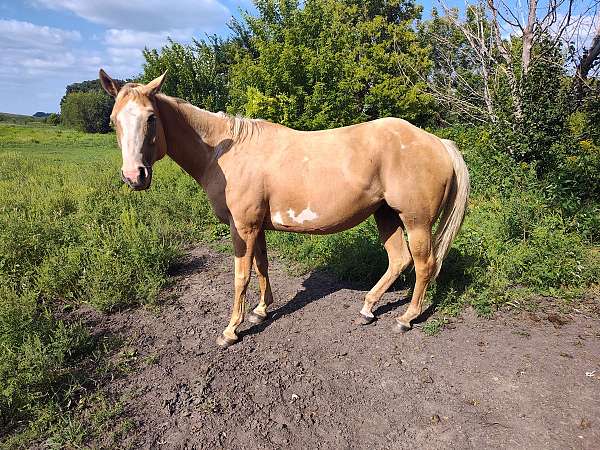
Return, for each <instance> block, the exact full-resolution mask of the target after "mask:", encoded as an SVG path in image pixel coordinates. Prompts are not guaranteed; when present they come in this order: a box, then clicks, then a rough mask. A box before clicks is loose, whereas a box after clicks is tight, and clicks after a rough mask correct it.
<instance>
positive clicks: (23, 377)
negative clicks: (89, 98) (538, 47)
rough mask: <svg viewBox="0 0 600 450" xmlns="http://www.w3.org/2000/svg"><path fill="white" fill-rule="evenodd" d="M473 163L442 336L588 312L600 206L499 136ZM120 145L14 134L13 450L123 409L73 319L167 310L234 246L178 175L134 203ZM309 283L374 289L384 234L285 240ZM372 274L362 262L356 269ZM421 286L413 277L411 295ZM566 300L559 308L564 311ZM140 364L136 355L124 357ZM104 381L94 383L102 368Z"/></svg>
mask: <svg viewBox="0 0 600 450" xmlns="http://www.w3.org/2000/svg"><path fill="white" fill-rule="evenodd" d="M446 134H448V136H449V137H453V138H455V139H456V140H457V141H458V143H459V146H460V147H461V148H462V149H463V150H464V152H465V157H466V160H467V163H468V164H469V166H470V169H471V175H472V182H473V195H472V198H471V205H470V212H469V215H468V217H467V219H466V222H465V225H464V228H463V230H462V232H461V233H460V235H459V237H458V239H457V241H456V242H455V244H454V246H453V249H452V251H451V253H450V255H449V257H448V259H447V261H446V263H445V265H444V268H443V270H442V273H441V275H440V278H439V279H438V282H437V283H436V285H435V286H433V288H432V289H431V292H430V294H429V300H430V301H432V302H434V303H435V304H436V305H437V313H436V316H435V317H434V318H433V319H430V321H429V322H428V323H427V325H426V326H425V331H426V332H429V333H433V332H435V331H436V330H437V329H438V328H439V327H440V326H441V325H443V323H444V320H445V317H446V316H448V315H452V314H456V313H457V312H458V311H460V310H461V308H463V307H464V306H465V305H467V304H470V305H472V306H474V307H475V308H476V309H477V310H478V311H479V312H480V313H481V314H492V313H493V311H494V310H495V308H496V307H498V306H499V305H501V304H504V303H506V302H511V303H512V304H515V303H516V302H521V303H523V302H525V303H526V302H527V300H528V299H531V298H533V297H535V296H540V295H543V296H550V297H556V298H557V301H563V302H566V303H565V304H569V303H568V302H577V300H578V298H580V296H581V295H582V294H583V293H584V292H585V291H586V290H588V289H589V288H590V287H591V286H592V285H593V283H594V282H595V281H596V280H597V279H598V276H599V275H600V264H599V262H598V259H599V258H598V249H597V247H596V246H597V245H598V238H599V237H600V232H599V229H600V226H599V220H600V219H599V217H600V214H599V209H598V205H597V204H588V205H585V206H583V207H582V208H581V209H580V210H578V211H577V212H576V213H568V214H567V213H566V212H565V211H564V209H563V208H561V207H560V206H558V205H555V204H554V203H553V202H552V201H550V200H548V199H547V197H546V196H545V195H544V190H543V186H542V185H540V184H539V183H538V181H537V180H536V178H535V176H534V173H533V170H532V168H530V167H527V166H525V165H522V166H518V167H517V166H515V165H514V163H512V162H511V161H510V160H509V159H508V158H507V159H503V158H499V157H497V156H493V157H492V156H490V155H491V154H490V152H489V151H488V150H487V147H486V146H487V143H486V142H487V141H486V136H485V133H481V132H480V131H478V130H472V131H470V132H467V131H462V132H457V131H456V130H454V131H452V130H450V131H447V132H446ZM119 165H120V153H119V151H118V150H117V148H116V144H115V137H114V135H113V134H108V135H86V134H83V133H79V132H76V131H72V130H67V129H62V128H60V127H50V126H44V125H41V124H40V125H38V124H35V125H28V126H24V125H15V124H12V125H10V124H0V442H1V441H2V440H4V444H5V445H6V446H9V447H10V446H18V445H26V443H27V442H30V441H31V440H34V439H46V440H47V442H48V443H50V444H53V445H56V446H60V445H64V444H67V443H69V444H71V445H78V443H80V442H81V440H82V439H83V436H84V435H85V434H86V433H87V434H89V433H98V432H103V431H102V430H105V428H103V427H104V426H105V425H104V424H106V423H107V422H114V423H111V430H112V431H111V432H113V433H117V434H118V433H119V432H123V430H126V429H127V426H128V424H127V422H126V421H112V419H111V418H113V417H115V416H117V415H118V411H119V408H120V405H119V404H118V403H110V402H108V401H107V400H106V399H105V398H104V397H103V395H102V393H100V392H97V391H96V389H95V386H96V383H97V380H98V379H99V377H102V376H106V374H107V373H110V371H111V370H117V369H115V367H113V366H111V365H110V364H107V363H105V362H104V355H105V354H106V353H107V352H109V351H111V350H114V349H115V348H118V345H119V344H118V343H116V342H106V341H104V340H101V339H99V338H95V337H92V336H90V334H89V332H88V330H87V328H86V325H85V324H84V323H78V322H73V321H71V320H69V319H68V317H69V311H71V310H72V309H73V308H75V307H77V306H78V305H80V304H82V303H86V304H89V305H91V306H92V307H93V308H96V309H98V310H100V311H103V312H105V313H110V312H112V311H115V310H118V309H121V308H124V307H129V306H134V305H148V304H151V305H153V304H155V302H156V299H157V294H158V292H159V291H160V289H161V287H163V286H164V285H165V283H166V282H167V281H168V275H167V273H168V268H169V267H170V266H171V265H172V264H173V262H174V261H175V260H176V259H177V258H178V256H179V255H181V254H182V252H183V251H184V247H185V245H188V244H190V243H193V242H195V241H217V240H219V241H220V239H221V238H223V237H224V236H227V234H228V230H227V228H226V227H224V226H222V225H220V224H218V223H217V222H216V220H215V218H214V216H213V214H212V212H211V210H210V207H209V205H208V203H207V201H206V198H205V197H204V194H203V193H202V191H201V189H200V188H199V186H198V185H197V184H196V183H195V182H194V181H193V180H192V179H191V178H190V177H189V176H187V175H185V174H184V173H183V172H182V171H181V170H180V169H179V168H178V167H177V166H176V165H175V164H174V163H172V162H171V161H167V160H165V161H162V162H160V163H158V164H157V165H156V167H155V173H154V177H153V185H152V188H151V189H150V190H149V191H146V192H132V191H130V190H129V189H127V188H126V187H124V186H123V185H122V184H121V182H120V180H119V176H118V172H119ZM268 240H269V242H270V244H271V245H270V248H271V249H273V250H274V251H275V252H276V254H277V255H279V256H280V257H282V258H285V259H287V260H288V261H290V262H293V263H294V266H295V267H297V268H299V269H300V270H307V269H312V268H316V267H324V268H327V269H328V270H331V271H333V272H335V273H336V274H337V275H338V276H339V277H341V278H344V279H351V280H354V281H364V282H365V284H366V285H368V284H370V283H372V282H373V281H374V280H375V279H376V278H377V277H378V276H380V275H381V273H382V272H383V270H384V268H385V262H386V258H385V254H384V252H383V251H382V249H381V246H380V244H379V243H378V242H377V234H376V230H375V226H374V224H373V222H372V221H367V222H366V223H364V224H362V225H361V226H359V227H357V228H355V229H353V230H350V231H348V232H345V233H341V234H338V235H334V236H328V237H316V236H302V235H293V234H284V233H271V234H270V235H269V236H268ZM357 261H361V263H360V264H357V263H356V262H357ZM411 276H412V275H411V274H407V275H406V276H405V277H406V278H407V279H408V280H405V281H410V278H411ZM558 299H560V300H558ZM123 358H125V359H126V355H125V356H123ZM90 368H93V369H90Z"/></svg>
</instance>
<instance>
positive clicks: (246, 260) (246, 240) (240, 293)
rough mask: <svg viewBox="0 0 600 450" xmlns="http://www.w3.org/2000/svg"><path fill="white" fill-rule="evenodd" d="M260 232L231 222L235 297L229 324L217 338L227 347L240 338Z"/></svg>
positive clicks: (220, 344)
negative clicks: (255, 249)
mask: <svg viewBox="0 0 600 450" xmlns="http://www.w3.org/2000/svg"><path fill="white" fill-rule="evenodd" d="M258 233H259V228H257V227H251V226H240V225H236V224H235V223H233V221H232V223H231V237H232V239H233V250H234V254H235V259H234V269H235V297H234V299H233V309H232V311H231V319H230V320H229V325H227V328H225V330H224V331H223V335H222V336H219V337H218V338H217V345H219V346H220V347H223V348H226V347H229V346H230V345H232V344H235V343H236V342H237V340H238V336H237V334H236V330H237V328H238V327H239V326H240V324H241V323H242V322H243V321H244V312H245V310H246V290H247V289H248V283H249V281H250V271H251V269H252V258H253V256H254V246H255V243H256V238H257V236H258Z"/></svg>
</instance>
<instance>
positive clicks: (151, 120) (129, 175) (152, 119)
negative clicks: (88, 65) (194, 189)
mask: <svg viewBox="0 0 600 450" xmlns="http://www.w3.org/2000/svg"><path fill="white" fill-rule="evenodd" d="M165 74H166V72H165V73H163V74H162V75H161V76H160V77H158V78H155V79H154V80H152V81H151V82H150V83H148V84H146V85H143V84H136V83H128V84H126V85H124V86H120V85H119V83H117V82H116V81H115V80H113V79H112V78H111V77H109V76H108V75H107V74H106V72H104V70H102V69H100V82H101V83H102V87H103V88H104V90H105V91H106V92H108V93H109V94H110V95H112V96H113V97H114V98H115V106H114V107H113V110H112V113H111V115H110V120H111V122H112V124H113V126H114V127H115V129H116V132H117V141H118V142H119V146H120V147H121V153H122V155H123V166H122V167H121V178H122V179H123V181H124V182H125V183H126V184H127V185H128V186H129V187H130V188H132V189H135V190H136V191H139V190H143V189H148V188H149V187H150V182H151V181H152V164H154V163H155V162H156V161H158V160H159V159H161V158H162V157H163V156H165V153H166V142H165V134H164V129H163V125H162V122H161V120H160V116H159V113H158V108H157V107H156V100H155V96H156V94H157V93H158V92H159V90H160V87H161V85H162V83H163V80H164V78H165Z"/></svg>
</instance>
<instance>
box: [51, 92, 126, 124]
mask: <svg viewBox="0 0 600 450" xmlns="http://www.w3.org/2000/svg"><path fill="white" fill-rule="evenodd" d="M113 105H114V99H113V98H112V97H110V96H108V95H106V94H105V93H104V92H100V91H97V90H91V91H89V92H73V93H71V94H68V95H67V96H66V97H65V99H64V101H63V103H62V105H61V109H60V110H61V117H62V121H63V123H64V124H65V125H66V126H69V127H72V128H76V129H78V130H81V131H85V132H87V133H107V132H109V131H110V123H109V122H110V113H111V111H112V108H113Z"/></svg>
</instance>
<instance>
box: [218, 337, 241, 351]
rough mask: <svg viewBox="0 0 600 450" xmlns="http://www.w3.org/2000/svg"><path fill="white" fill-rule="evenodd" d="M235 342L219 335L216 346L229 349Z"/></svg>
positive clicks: (235, 340)
mask: <svg viewBox="0 0 600 450" xmlns="http://www.w3.org/2000/svg"><path fill="white" fill-rule="evenodd" d="M236 342H237V339H230V338H228V337H226V336H223V335H221V336H219V337H218V338H217V345H218V346H219V347H221V348H222V349H225V348H227V347H230V346H232V345H233V344H235V343H236Z"/></svg>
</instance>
